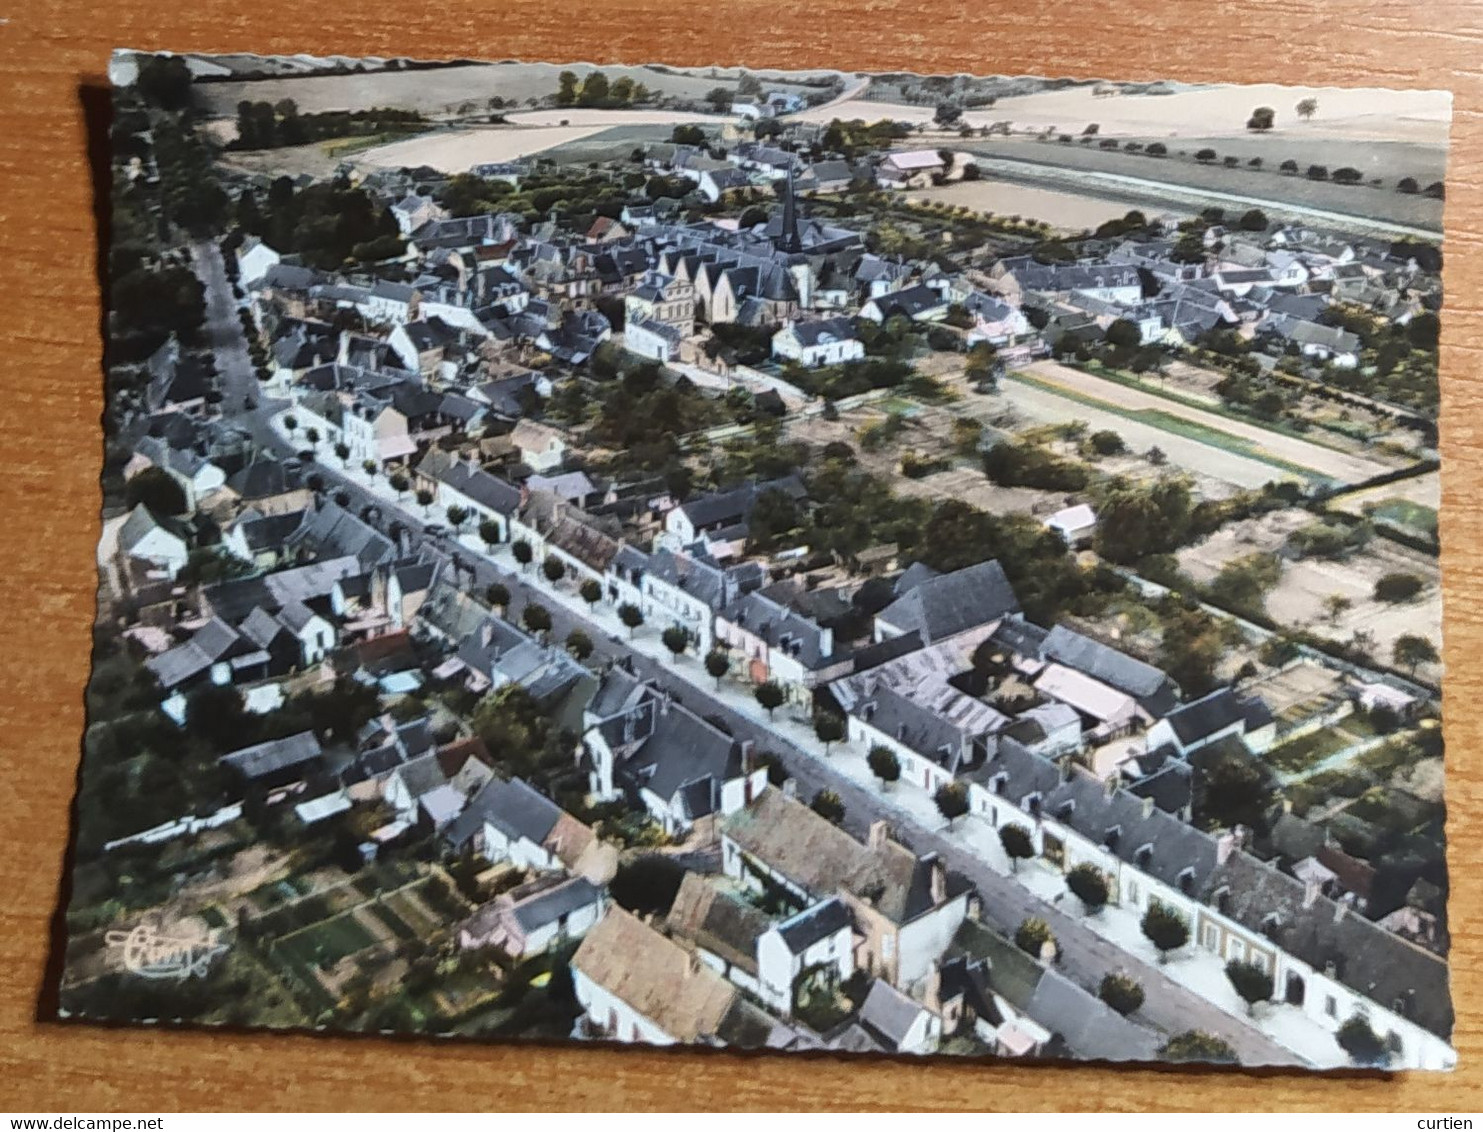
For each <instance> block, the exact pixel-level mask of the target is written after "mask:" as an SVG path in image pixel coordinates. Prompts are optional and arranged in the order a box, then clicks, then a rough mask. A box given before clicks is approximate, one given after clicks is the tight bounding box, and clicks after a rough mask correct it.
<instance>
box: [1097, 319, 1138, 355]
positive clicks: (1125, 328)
mask: <svg viewBox="0 0 1483 1132" xmlns="http://www.w3.org/2000/svg"><path fill="white" fill-rule="evenodd" d="M1103 338H1105V339H1106V341H1107V344H1108V345H1109V346H1121V347H1123V348H1124V349H1127V350H1132V349H1136V348H1137V347H1138V346H1139V345H1140V344H1142V342H1143V334H1142V332H1140V331H1139V329H1138V324H1137V323H1136V322H1133V321H1132V320H1130V319H1126V318H1119V319H1115V320H1113V323H1112V325H1111V326H1109V327H1108V328H1107V331H1106V333H1105V334H1103Z"/></svg>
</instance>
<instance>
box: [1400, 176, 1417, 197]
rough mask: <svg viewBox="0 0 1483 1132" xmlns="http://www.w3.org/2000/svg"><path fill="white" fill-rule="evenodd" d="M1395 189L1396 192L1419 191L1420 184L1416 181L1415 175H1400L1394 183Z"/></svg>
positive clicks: (1408, 192) (1410, 192) (1409, 192)
mask: <svg viewBox="0 0 1483 1132" xmlns="http://www.w3.org/2000/svg"><path fill="white" fill-rule="evenodd" d="M1395 191H1396V192H1398V193H1407V194H1412V193H1419V192H1420V191H1421V186H1420V185H1419V184H1417V183H1416V178H1415V177H1402V178H1401V179H1400V180H1399V181H1397V182H1396V183H1395Z"/></svg>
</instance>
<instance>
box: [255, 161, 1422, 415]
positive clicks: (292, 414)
mask: <svg viewBox="0 0 1483 1132" xmlns="http://www.w3.org/2000/svg"><path fill="white" fill-rule="evenodd" d="M1413 183H1414V182H1413ZM283 427H284V428H286V429H288V435H289V436H292V435H293V434H294V433H296V432H298V431H299V418H298V417H296V416H294V415H293V414H292V413H289V414H288V415H287V416H285V417H284V418H283Z"/></svg>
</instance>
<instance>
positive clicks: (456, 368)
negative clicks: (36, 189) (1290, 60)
mask: <svg viewBox="0 0 1483 1132" xmlns="http://www.w3.org/2000/svg"><path fill="white" fill-rule="evenodd" d="M111 77H112V80H113V84H114V85H113V101H114V105H113V116H112V121H111V125H110V126H109V127H108V129H109V143H110V149H111V185H110V184H109V183H108V182H107V181H106V180H105V182H104V183H103V185H102V186H101V187H100V189H99V190H98V191H99V192H100V193H102V194H104V203H103V205H102V207H101V209H100V215H102V216H103V217H104V218H105V223H104V231H103V233H102V239H103V240H104V250H103V256H104V258H105V259H106V264H107V282H106V307H107V320H106V341H105V343H104V346H103V370H104V373H103V377H104V380H105V383H106V386H105V388H106V397H105V408H104V419H103V425H104V449H103V454H102V455H103V464H102V471H101V480H100V485H101V513H102V524H101V535H100V541H99V544H98V553H97V564H98V570H99V591H98V613H97V621H96V625H95V628H94V634H93V667H92V674H91V678H90V681H89V683H88V685H87V689H86V705H87V727H86V734H85V736H84V737H83V739H82V768H81V774H80V778H79V787H78V796H77V802H76V807H75V830H74V844H73V852H72V860H71V875H70V879H69V881H68V884H67V887H66V891H65V900H66V908H65V922H66V940H65V945H64V946H65V955H64V962H63V963H61V964H60V975H59V980H60V982H59V985H58V986H57V987H56V988H55V995H56V1001H57V1002H58V1004H59V1006H58V1012H59V1013H60V1014H61V1015H62V1016H64V1017H66V1018H69V1019H74V1020H78V1021H80V1022H84V1023H89V1022H108V1023H121V1022H127V1023H155V1024H170V1025H176V1024H184V1025H189V1026H197V1027H199V1026H230V1027H239V1028H240V1027H249V1028H275V1029H291V1030H332V1031H359V1032H370V1033H388V1032H389V1033H397V1034H403V1035H427V1036H451V1037H460V1038H465V1039H476V1040H485V1041H491V1040H538V1041H544V1042H564V1041H572V1042H597V1043H651V1044H656V1045H669V1044H680V1043H683V1044H691V1045H699V1046H711V1047H731V1048H740V1049H749V1050H758V1049H766V1050H775V1051H782V1052H783V1053H786V1052H788V1051H813V1052H830V1051H834V1052H837V1053H839V1054H840V1055H847V1054H854V1053H875V1054H882V1053H885V1054H894V1055H906V1054H954V1055H966V1056H970V1057H978V1058H984V1059H1019V1060H1024V1061H1045V1060H1055V1059H1091V1060H1102V1061H1145V1062H1146V1061H1160V1060H1165V1061H1179V1062H1215V1063H1229V1064H1237V1065H1242V1066H1269V1065H1270V1066H1284V1067H1289V1068H1294V1069H1313V1070H1328V1069H1338V1068H1343V1067H1356V1066H1360V1067H1370V1068H1388V1069H1431V1070H1444V1069H1450V1068H1451V1067H1452V1066H1453V1065H1454V1063H1455V1061H1456V1054H1455V1052H1454V1050H1453V1048H1452V1045H1451V1040H1450V1039H1451V1034H1452V1027H1453V1008H1452V1003H1451V998H1450V993H1449V987H1448V967H1447V953H1448V945H1449V933H1448V922H1447V891H1448V885H1447V871H1446V859H1445V840H1444V814H1445V807H1444V799H1443V773H1442V767H1443V740H1442V726H1441V680H1442V663H1441V652H1442V637H1441V625H1442V610H1441V606H1442V600H1441V593H1440V587H1439V570H1438V541H1437V539H1438V535H1437V531H1438V521H1437V520H1438V507H1439V502H1440V490H1439V461H1438V454H1437V418H1438V401H1439V398H1438V375H1437V363H1438V334H1439V313H1440V310H1441V307H1442V285H1441V275H1442V251H1441V244H1442V211H1443V203H1444V201H1443V198H1444V195H1445V193H1444V181H1445V174H1446V155H1447V139H1448V129H1449V122H1450V115H1451V100H1450V97H1449V96H1448V95H1447V94H1446V93H1444V92H1438V91H1384V90H1357V89H1355V90H1347V89H1328V88H1325V89H1314V88H1306V87H1296V86H1291V87H1289V86H1278V85H1260V86H1220V85H1199V84H1191V83H1179V82H1158V83H1148V82H1143V83H1120V82H1116V81H1089V80H1084V79H1074V80H1073V79H1053V78H1029V77H973V76H967V75H956V76H923V75H917V74H909V73H887V74H863V73H852V72H840V71H816V72H799V71H777V70H769V69H767V68H765V67H762V66H758V67H756V68H755V69H741V68H735V67H732V68H676V67H668V66H663V65H650V66H626V65H625V66H618V65H614V66H595V65H593V64H573V65H570V66H564V65H561V64H560V63H556V64H546V63H524V62H502V63H482V62H472V61H468V60H457V61H444V62H420V61H416V60H410V59H403V58H367V59H361V58H348V57H330V58H321V57H310V56H283V57H265V56H255V55H216V56H180V55H150V54H141V53H131V52H119V53H117V54H116V55H115V56H114V59H113V63H112V76H111ZM109 194H111V195H109ZM80 380H87V381H92V380H95V376H94V375H84V376H83V377H82V378H81V379H80ZM612 1056H614V1057H618V1056H621V1053H619V1052H614V1053H613V1055H612ZM987 1068H988V1069H989V1070H990V1071H992V1068H993V1065H992V1063H990V1064H988V1065H987Z"/></svg>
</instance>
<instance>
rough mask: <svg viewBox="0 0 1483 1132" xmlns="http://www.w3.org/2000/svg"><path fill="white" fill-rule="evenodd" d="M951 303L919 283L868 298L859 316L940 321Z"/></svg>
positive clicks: (932, 289) (873, 319) (881, 318)
mask: <svg viewBox="0 0 1483 1132" xmlns="http://www.w3.org/2000/svg"><path fill="white" fill-rule="evenodd" d="M951 305H952V304H951V303H950V302H949V300H948V299H947V297H946V296H945V295H944V294H943V293H942V292H941V291H938V290H935V289H934V288H932V287H928V286H925V285H924V284H920V283H919V284H917V285H916V286H914V287H904V288H902V289H901V290H899V291H887V292H886V293H885V294H884V295H881V296H879V297H878V298H873V299H870V300H869V301H868V302H867V303H866V304H865V305H864V306H862V307H861V308H860V317H861V318H868V319H870V320H871V321H872V322H885V321H886V319H888V318H893V317H895V316H896V315H901V316H902V317H904V318H909V319H911V320H912V321H913V322H941V321H942V320H943V319H945V318H946V317H947V312H948V308H949V307H950V306H951Z"/></svg>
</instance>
